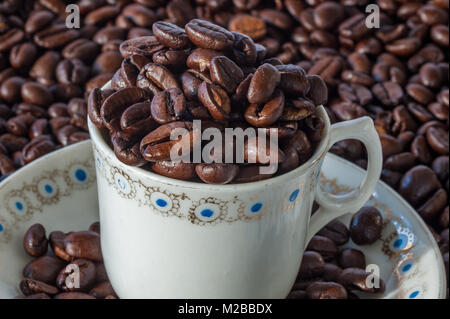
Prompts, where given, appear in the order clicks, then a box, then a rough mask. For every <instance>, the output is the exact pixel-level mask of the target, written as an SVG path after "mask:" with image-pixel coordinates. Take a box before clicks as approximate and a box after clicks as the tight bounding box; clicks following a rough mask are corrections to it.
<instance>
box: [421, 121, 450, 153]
mask: <svg viewBox="0 0 450 319" xmlns="http://www.w3.org/2000/svg"><path fill="white" fill-rule="evenodd" d="M426 137H427V141H428V145H430V146H431V148H432V149H433V150H434V151H436V152H437V153H439V154H442V155H448V143H449V142H448V131H444V130H443V129H442V128H439V127H433V126H432V127H430V128H429V129H428V130H427V131H426Z"/></svg>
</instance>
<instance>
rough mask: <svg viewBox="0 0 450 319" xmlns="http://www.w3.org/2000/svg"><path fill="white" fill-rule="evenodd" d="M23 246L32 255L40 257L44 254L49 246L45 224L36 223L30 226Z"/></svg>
mask: <svg viewBox="0 0 450 319" xmlns="http://www.w3.org/2000/svg"><path fill="white" fill-rule="evenodd" d="M23 247H24V249H25V251H26V252H27V253H28V254H29V255H30V256H33V257H39V256H42V255H44V254H45V253H46V252H47V248H48V240H47V237H46V235H45V228H44V226H42V225H41V224H34V225H32V226H31V227H30V228H28V230H27V232H26V233H25V236H24V238H23Z"/></svg>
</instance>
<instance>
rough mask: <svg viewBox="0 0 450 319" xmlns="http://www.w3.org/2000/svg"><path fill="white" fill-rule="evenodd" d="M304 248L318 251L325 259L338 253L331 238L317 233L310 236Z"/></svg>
mask: <svg viewBox="0 0 450 319" xmlns="http://www.w3.org/2000/svg"><path fill="white" fill-rule="evenodd" d="M306 250H312V251H315V252H318V253H319V254H320V255H321V256H322V258H323V260H325V261H330V260H332V259H334V258H335V257H336V255H337V253H338V248H337V246H336V244H335V243H334V242H333V241H332V240H331V239H329V238H327V237H323V236H319V235H316V236H313V237H312V238H311V241H310V242H309V243H308V246H307V247H306Z"/></svg>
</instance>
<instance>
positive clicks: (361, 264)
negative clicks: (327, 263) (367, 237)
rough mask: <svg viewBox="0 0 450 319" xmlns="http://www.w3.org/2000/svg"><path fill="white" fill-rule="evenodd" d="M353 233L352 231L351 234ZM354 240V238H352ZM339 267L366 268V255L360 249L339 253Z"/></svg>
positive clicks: (347, 249)
mask: <svg viewBox="0 0 450 319" xmlns="http://www.w3.org/2000/svg"><path fill="white" fill-rule="evenodd" d="M351 233H352V232H351V231H350V234H351ZM352 239H353V238H352ZM338 265H339V266H340V267H342V268H343V269H346V268H361V269H365V268H366V258H365V256H364V253H363V252H362V251H360V250H358V249H353V248H346V249H344V250H343V251H341V252H340V253H339V256H338Z"/></svg>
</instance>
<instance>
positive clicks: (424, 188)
mask: <svg viewBox="0 0 450 319" xmlns="http://www.w3.org/2000/svg"><path fill="white" fill-rule="evenodd" d="M440 184H441V183H440V182H439V180H438V179H437V177H436V174H434V172H433V171H432V170H431V169H430V168H428V167H427V166H424V165H418V166H416V167H413V168H412V169H410V170H409V171H407V172H406V173H405V175H404V176H403V178H402V180H401V182H400V185H399V188H398V192H399V193H400V195H402V196H403V197H404V198H406V199H407V200H408V201H409V202H410V203H411V204H412V205H413V206H415V207H416V206H417V205H419V204H420V203H421V202H422V201H423V200H424V199H425V198H427V196H429V195H430V194H431V193H433V192H434V191H436V190H437V189H438V188H439V187H440V186H441V185H440Z"/></svg>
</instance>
